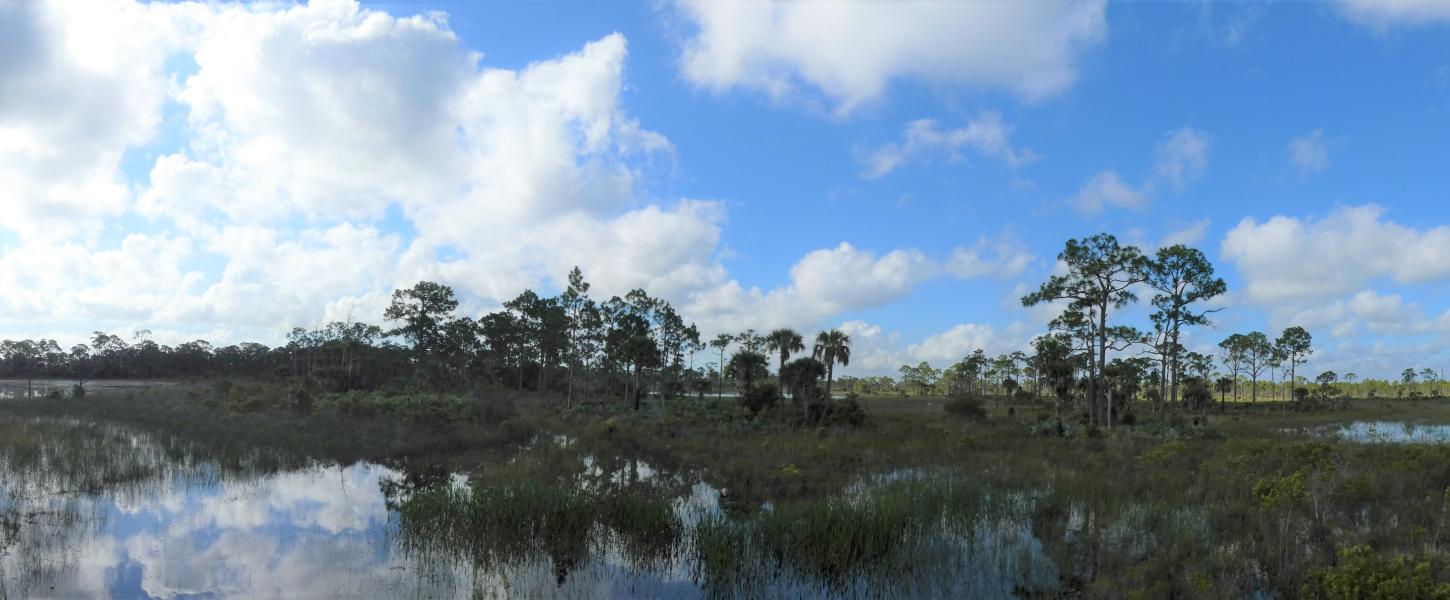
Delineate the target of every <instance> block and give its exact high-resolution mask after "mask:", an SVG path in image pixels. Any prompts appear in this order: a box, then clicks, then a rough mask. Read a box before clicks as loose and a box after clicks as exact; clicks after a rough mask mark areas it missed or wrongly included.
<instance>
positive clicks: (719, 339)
mask: <svg viewBox="0 0 1450 600" xmlns="http://www.w3.org/2000/svg"><path fill="white" fill-rule="evenodd" d="M734 341H735V336H733V335H730V334H728V333H721V334H717V335H716V336H715V339H713V340H710V347H711V348H714V349H716V350H719V351H720V373H719V385H718V386H716V387H715V397H716V398H722V397H724V396H725V349H726V348H729V347H730V343H731V342H734Z"/></svg>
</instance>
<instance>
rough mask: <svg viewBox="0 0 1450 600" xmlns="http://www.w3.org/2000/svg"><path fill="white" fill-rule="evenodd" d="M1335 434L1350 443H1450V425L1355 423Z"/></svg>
mask: <svg viewBox="0 0 1450 600" xmlns="http://www.w3.org/2000/svg"><path fill="white" fill-rule="evenodd" d="M1333 432H1334V433H1335V434H1337V435H1339V436H1340V437H1342V438H1344V439H1346V440H1349V441H1353V442H1362V443H1372V444H1444V443H1450V425H1431V424H1422V423H1409V422H1403V421H1355V422H1353V423H1350V424H1348V425H1343V426H1340V427H1339V428H1338V429H1335V430H1333Z"/></svg>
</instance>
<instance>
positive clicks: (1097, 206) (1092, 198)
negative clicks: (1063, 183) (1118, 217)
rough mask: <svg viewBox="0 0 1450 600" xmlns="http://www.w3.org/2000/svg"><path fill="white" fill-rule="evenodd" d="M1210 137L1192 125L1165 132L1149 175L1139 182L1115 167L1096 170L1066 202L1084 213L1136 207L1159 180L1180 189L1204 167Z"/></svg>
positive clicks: (1148, 198) (1144, 201)
mask: <svg viewBox="0 0 1450 600" xmlns="http://www.w3.org/2000/svg"><path fill="white" fill-rule="evenodd" d="M1212 145H1213V141H1212V138H1211V137H1210V136H1209V135H1208V134H1207V133H1204V132H1203V131H1200V130H1197V129H1193V128H1192V127H1187V126H1184V127H1180V128H1178V129H1175V130H1173V131H1169V132H1167V133H1166V134H1164V136H1163V141H1161V142H1159V143H1158V144H1157V145H1156V146H1155V147H1154V149H1153V155H1154V165H1153V174H1152V175H1151V176H1149V177H1147V178H1145V181H1144V182H1143V183H1141V184H1139V185H1133V184H1131V183H1129V182H1127V181H1124V180H1123V177H1122V176H1121V175H1119V174H1118V172H1117V171H1116V170H1112V169H1108V170H1103V171H1099V172H1098V173H1097V174H1095V175H1093V176H1092V178H1090V179H1088V181H1087V183H1085V184H1083V186H1082V188H1081V189H1079V190H1078V192H1077V193H1076V194H1074V195H1073V196H1072V197H1071V198H1069V199H1068V201H1069V202H1070V203H1072V204H1074V205H1076V206H1077V208H1078V210H1079V211H1082V212H1083V213H1085V214H1095V213H1098V212H1100V211H1102V210H1103V209H1104V208H1108V207H1114V208H1131V209H1139V208H1143V207H1145V206H1147V205H1148V202H1150V201H1151V200H1152V199H1153V196H1154V194H1155V192H1156V191H1157V189H1158V187H1159V185H1158V184H1160V183H1167V184H1168V185H1169V186H1171V187H1172V188H1173V189H1178V190H1181V189H1183V187H1184V186H1185V185H1187V184H1188V183H1189V182H1191V181H1193V180H1196V179H1198V178H1199V177H1201V176H1202V175H1203V172H1204V171H1206V170H1207V169H1208V160H1209V155H1210V154H1211V152H1212Z"/></svg>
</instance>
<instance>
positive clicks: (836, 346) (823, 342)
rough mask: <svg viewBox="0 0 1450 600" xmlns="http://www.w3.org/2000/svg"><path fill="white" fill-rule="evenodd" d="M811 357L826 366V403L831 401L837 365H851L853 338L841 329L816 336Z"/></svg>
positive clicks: (823, 332)
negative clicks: (832, 383)
mask: <svg viewBox="0 0 1450 600" xmlns="http://www.w3.org/2000/svg"><path fill="white" fill-rule="evenodd" d="M811 356H812V357H813V358H815V359H816V360H819V361H821V362H823V363H825V364H826V401H827V402H830V401H831V381H832V380H833V379H834V378H835V375H836V363H841V364H842V365H850V364H851V336H849V335H846V334H845V333H844V332H842V331H841V330H839V329H832V330H830V331H822V332H820V333H818V334H816V345H815V348H814V349H813V350H812V352H811Z"/></svg>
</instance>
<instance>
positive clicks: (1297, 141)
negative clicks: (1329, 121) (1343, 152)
mask: <svg viewBox="0 0 1450 600" xmlns="http://www.w3.org/2000/svg"><path fill="white" fill-rule="evenodd" d="M1289 163H1290V164H1292V165H1293V166H1294V169H1295V170H1296V171H1298V173H1299V177H1301V178H1303V177H1308V176H1310V175H1314V174H1316V173H1321V172H1323V171H1324V170H1325V169H1327V168H1329V141H1328V140H1326V139H1325V138H1324V130H1323V129H1315V130H1314V131H1313V132H1312V133H1310V134H1308V135H1303V136H1299V137H1296V138H1294V139H1292V140H1289Z"/></svg>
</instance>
